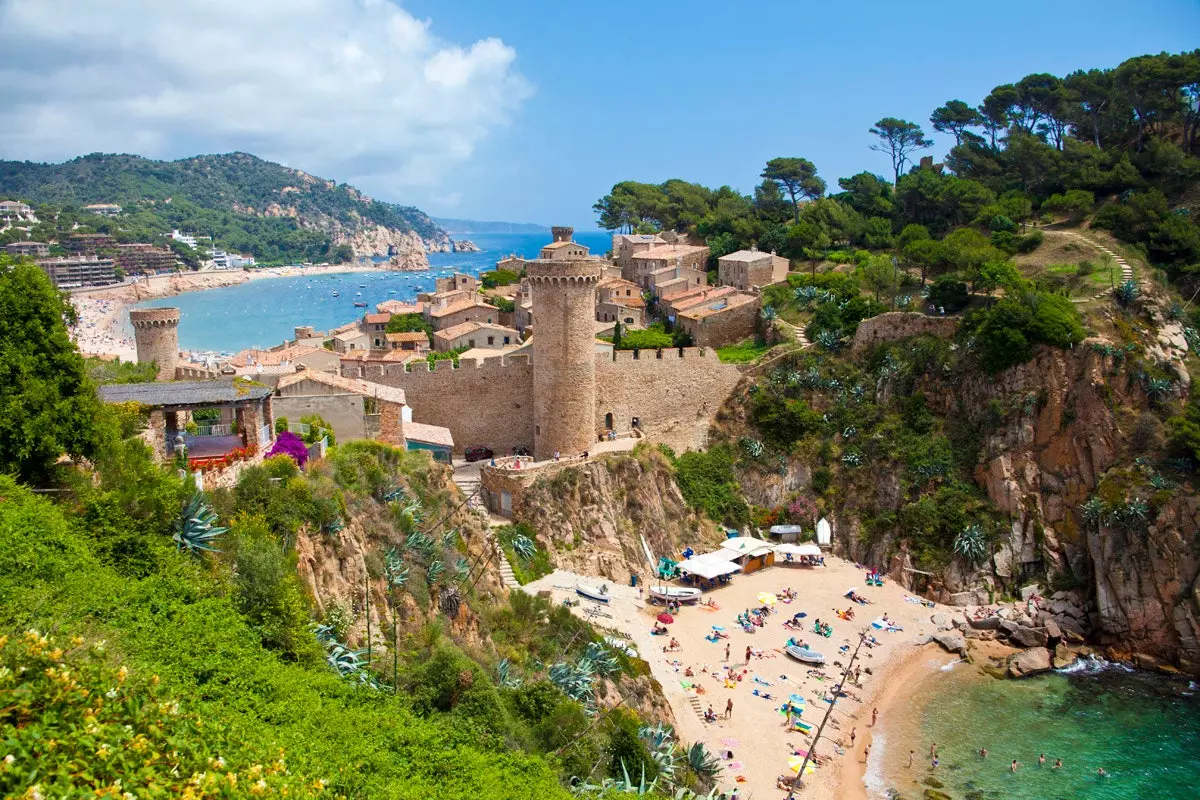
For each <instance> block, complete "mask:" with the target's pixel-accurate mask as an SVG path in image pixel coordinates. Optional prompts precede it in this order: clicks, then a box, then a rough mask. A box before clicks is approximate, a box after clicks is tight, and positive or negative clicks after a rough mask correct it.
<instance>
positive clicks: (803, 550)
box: [775, 544, 821, 556]
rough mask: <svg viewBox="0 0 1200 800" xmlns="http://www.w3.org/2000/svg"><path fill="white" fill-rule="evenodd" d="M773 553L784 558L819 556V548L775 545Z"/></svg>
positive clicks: (801, 545) (815, 546)
mask: <svg viewBox="0 0 1200 800" xmlns="http://www.w3.org/2000/svg"><path fill="white" fill-rule="evenodd" d="M775 552H776V553H779V554H780V555H785V556H819V555H821V548H820V547H818V546H817V545H815V544H777V545H775Z"/></svg>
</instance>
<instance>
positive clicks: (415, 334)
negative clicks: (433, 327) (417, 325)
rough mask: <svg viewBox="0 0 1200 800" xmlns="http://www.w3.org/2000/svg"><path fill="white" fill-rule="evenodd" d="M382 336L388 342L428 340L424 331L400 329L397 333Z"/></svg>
mask: <svg viewBox="0 0 1200 800" xmlns="http://www.w3.org/2000/svg"><path fill="white" fill-rule="evenodd" d="M383 338H385V339H387V340H388V341H389V342H428V341H429V337H428V336H427V335H426V334H425V331H400V332H399V333H389V334H387V335H386V336H384V337H383Z"/></svg>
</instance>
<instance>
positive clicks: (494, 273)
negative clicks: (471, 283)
mask: <svg viewBox="0 0 1200 800" xmlns="http://www.w3.org/2000/svg"><path fill="white" fill-rule="evenodd" d="M522 277H524V276H523V275H522V273H520V272H515V271H513V270H511V269H493V270H488V271H486V272H481V273H479V282H480V283H481V284H483V288H485V289H495V288H496V287H498V286H511V285H512V284H514V283H520V281H521V278H522Z"/></svg>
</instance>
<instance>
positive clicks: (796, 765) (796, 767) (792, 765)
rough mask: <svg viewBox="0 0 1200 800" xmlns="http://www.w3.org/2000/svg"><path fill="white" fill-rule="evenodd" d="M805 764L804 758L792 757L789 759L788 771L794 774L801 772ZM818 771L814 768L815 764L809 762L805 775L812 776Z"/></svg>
mask: <svg viewBox="0 0 1200 800" xmlns="http://www.w3.org/2000/svg"><path fill="white" fill-rule="evenodd" d="M803 764H804V756H791V757H789V758H788V769H790V770H791V771H792V772H799V771H800V767H801V766H802V765H803ZM816 771H817V768H816V767H815V766H813V763H812V762H811V761H809V762H808V766H807V767H805V769H804V774H805V775H812V774H813V773H814V772H816Z"/></svg>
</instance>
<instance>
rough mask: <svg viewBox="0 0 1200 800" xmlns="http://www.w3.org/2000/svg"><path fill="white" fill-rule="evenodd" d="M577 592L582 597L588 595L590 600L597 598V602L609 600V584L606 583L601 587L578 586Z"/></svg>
mask: <svg viewBox="0 0 1200 800" xmlns="http://www.w3.org/2000/svg"><path fill="white" fill-rule="evenodd" d="M575 594H577V595H579V596H580V597H586V598H587V599H588V600H595V601H596V602H597V603H607V602H608V584H604V585H603V586H601V587H600V588H599V589H597V588H596V587H594V586H578V585H577V586H576V587H575Z"/></svg>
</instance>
